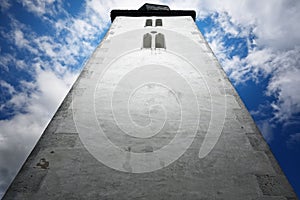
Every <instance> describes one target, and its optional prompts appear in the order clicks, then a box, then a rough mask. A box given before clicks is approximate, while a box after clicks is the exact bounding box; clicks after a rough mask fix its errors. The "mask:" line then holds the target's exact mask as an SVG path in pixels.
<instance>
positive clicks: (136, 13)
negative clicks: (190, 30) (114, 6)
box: [110, 3, 196, 22]
mask: <svg viewBox="0 0 300 200" xmlns="http://www.w3.org/2000/svg"><path fill="white" fill-rule="evenodd" d="M118 16H125V17H150V16H162V17H163V16H165V17H168V16H191V17H192V18H193V19H194V21H195V18H196V12H195V11H194V10H171V9H170V8H169V6H167V5H159V4H150V3H145V4H144V5H143V6H142V7H140V8H139V9H138V10H112V11H111V12H110V18H111V21H112V22H113V21H114V19H115V18H116V17H118Z"/></svg>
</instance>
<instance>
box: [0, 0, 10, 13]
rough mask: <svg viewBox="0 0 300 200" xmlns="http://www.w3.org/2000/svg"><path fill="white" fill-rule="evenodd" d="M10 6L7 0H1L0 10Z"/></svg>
mask: <svg viewBox="0 0 300 200" xmlns="http://www.w3.org/2000/svg"><path fill="white" fill-rule="evenodd" d="M10 7H11V4H10V2H9V0H1V3H0V10H1V11H2V12H4V11H6V10H8V9H9V8H10Z"/></svg>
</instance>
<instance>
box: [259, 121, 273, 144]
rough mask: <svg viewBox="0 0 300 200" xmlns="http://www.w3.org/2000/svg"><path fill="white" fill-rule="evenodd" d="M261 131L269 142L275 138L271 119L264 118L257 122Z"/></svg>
mask: <svg viewBox="0 0 300 200" xmlns="http://www.w3.org/2000/svg"><path fill="white" fill-rule="evenodd" d="M257 125H258V127H259V129H260V131H261V132H262V134H263V136H264V138H265V140H266V141H267V142H268V143H269V142H271V141H272V140H273V138H274V135H273V128H272V125H271V124H270V122H269V121H266V120H263V121H260V122H258V123H257Z"/></svg>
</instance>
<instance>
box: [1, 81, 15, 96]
mask: <svg viewBox="0 0 300 200" xmlns="http://www.w3.org/2000/svg"><path fill="white" fill-rule="evenodd" d="M0 86H1V87H3V88H6V89H7V90H8V93H9V94H10V95H13V94H14V93H15V92H16V90H15V88H14V86H12V85H11V84H9V83H7V82H6V81H3V80H0Z"/></svg>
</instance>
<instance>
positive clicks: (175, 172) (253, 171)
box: [4, 4, 296, 200]
mask: <svg viewBox="0 0 300 200" xmlns="http://www.w3.org/2000/svg"><path fill="white" fill-rule="evenodd" d="M111 18H112V24H111V27H110V29H109V31H108V32H107V34H106V36H105V38H104V39H103V41H102V42H101V44H100V45H99V46H98V47H97V48H96V50H95V51H94V53H93V54H92V56H91V57H90V59H89V60H88V61H87V63H86V65H85V67H84V69H83V71H82V72H81V74H80V76H79V78H78V79H77V81H76V83H75V84H74V86H73V87H72V89H71V90H70V92H69V93H68V95H67V96H66V98H65V100H64V101H63V103H62V105H61V106H60V107H59V109H58V111H57V112H56V114H55V116H54V117H53V119H52V120H51V122H50V123H49V125H48V127H47V128H46V130H45V131H44V133H43V135H42V137H41V139H40V140H39V142H38V143H37V145H36V147H35V148H34V150H33V151H32V153H31V154H30V156H29V157H28V159H27V161H26V162H25V163H24V165H23V167H22V169H21V170H20V172H19V174H18V175H17V177H16V178H15V180H14V181H13V183H12V184H11V186H10V188H9V190H8V191H7V193H6V195H5V196H4V199H41V198H46V199H249V200H250V199H296V196H295V194H294V192H293V190H292V188H291V186H290V185H289V183H288V181H287V179H286V177H285V175H284V174H283V173H282V171H281V169H280V167H279V165H278V164H277V161H276V160H275V159H274V157H273V155H272V153H271V151H270V150H269V147H268V145H267V144H266V143H265V141H264V139H263V138H262V136H261V134H260V132H259V130H258V129H257V127H256V125H255V123H254V122H253V120H252V118H251V116H250V115H249V113H248V111H247V109H246V108H245V106H244V104H243V103H242V101H241V99H240V98H239V96H238V94H237V93H236V91H235V89H234V88H233V86H232V85H231V83H230V82H229V80H228V78H227V77H226V74H225V73H224V71H223V70H222V68H221V67H220V65H219V63H218V61H217V59H216V57H215V56H214V54H213V53H212V51H211V49H210V47H209V46H208V44H207V42H206V41H205V40H204V38H203V36H202V34H201V33H200V32H199V30H198V28H197V26H196V24H195V22H194V19H195V12H194V11H182V10H170V9H169V8H168V7H167V6H161V5H153V4H145V5H144V6H142V7H141V8H140V9H139V10H113V11H112V12H111Z"/></svg>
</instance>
